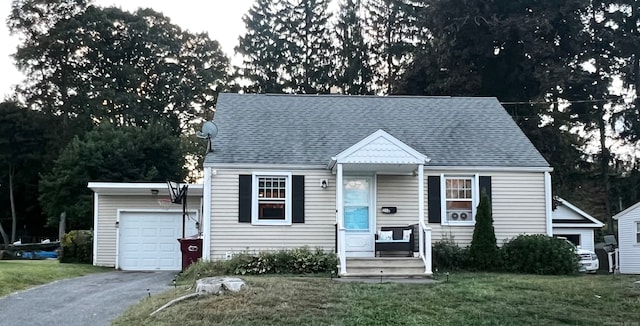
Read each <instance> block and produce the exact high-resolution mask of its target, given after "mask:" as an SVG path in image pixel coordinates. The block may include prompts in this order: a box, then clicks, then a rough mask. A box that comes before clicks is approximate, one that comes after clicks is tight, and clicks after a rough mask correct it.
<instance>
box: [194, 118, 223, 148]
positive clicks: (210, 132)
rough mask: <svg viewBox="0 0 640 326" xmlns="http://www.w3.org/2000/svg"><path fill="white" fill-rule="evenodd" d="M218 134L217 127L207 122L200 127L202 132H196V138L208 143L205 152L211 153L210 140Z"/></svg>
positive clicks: (211, 122)
mask: <svg viewBox="0 0 640 326" xmlns="http://www.w3.org/2000/svg"><path fill="white" fill-rule="evenodd" d="M217 134H218V126H216V124H215V123H213V121H207V122H205V123H204V124H203V125H202V131H198V132H196V136H198V138H203V139H206V140H207V141H208V143H209V144H208V146H207V151H209V152H213V145H211V140H212V139H213V138H215V137H216V135H217Z"/></svg>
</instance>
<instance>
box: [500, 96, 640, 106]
mask: <svg viewBox="0 0 640 326" xmlns="http://www.w3.org/2000/svg"><path fill="white" fill-rule="evenodd" d="M625 99H630V100H633V99H634V98H633V97H631V96H627V97H612V98H603V99H593V100H571V101H569V100H562V101H522V102H500V104H503V105H518V104H573V103H601V102H620V101H621V100H625Z"/></svg>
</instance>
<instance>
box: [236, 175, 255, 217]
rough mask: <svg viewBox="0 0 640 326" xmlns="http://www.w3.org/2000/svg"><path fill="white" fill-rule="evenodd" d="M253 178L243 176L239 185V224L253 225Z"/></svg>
mask: <svg viewBox="0 0 640 326" xmlns="http://www.w3.org/2000/svg"><path fill="white" fill-rule="evenodd" d="M252 179H253V176H251V175H248V174H241V175H240V179H239V182H238V185H239V188H238V189H239V197H238V198H239V200H238V203H239V206H238V222H240V223H251V197H252V196H251V195H252V194H251V180H252Z"/></svg>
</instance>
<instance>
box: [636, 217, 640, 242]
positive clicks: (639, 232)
mask: <svg viewBox="0 0 640 326" xmlns="http://www.w3.org/2000/svg"><path fill="white" fill-rule="evenodd" d="M636 243H640V222H636Z"/></svg>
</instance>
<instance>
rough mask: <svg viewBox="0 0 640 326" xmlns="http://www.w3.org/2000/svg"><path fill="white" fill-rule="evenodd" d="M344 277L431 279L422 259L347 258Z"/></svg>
mask: <svg viewBox="0 0 640 326" xmlns="http://www.w3.org/2000/svg"><path fill="white" fill-rule="evenodd" d="M341 276H342V277H358V278H378V277H385V278H387V277H394V278H430V277H431V274H426V273H425V272H424V262H423V261H422V259H420V258H409V257H376V258H347V273H346V274H343V275H341Z"/></svg>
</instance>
